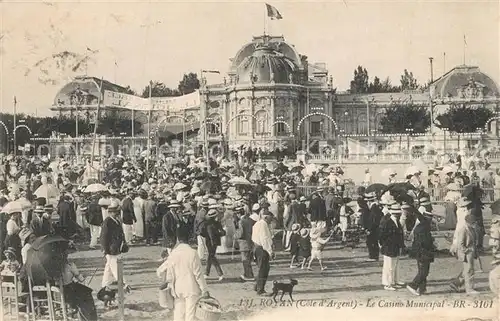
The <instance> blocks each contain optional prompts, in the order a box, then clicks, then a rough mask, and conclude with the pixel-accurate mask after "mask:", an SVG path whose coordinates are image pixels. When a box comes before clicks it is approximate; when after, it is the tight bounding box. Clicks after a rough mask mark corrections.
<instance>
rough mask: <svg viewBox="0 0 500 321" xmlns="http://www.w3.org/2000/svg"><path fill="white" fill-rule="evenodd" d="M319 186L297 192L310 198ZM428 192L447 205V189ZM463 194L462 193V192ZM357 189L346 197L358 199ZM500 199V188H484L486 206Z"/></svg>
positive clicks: (350, 188) (347, 189)
mask: <svg viewBox="0 0 500 321" xmlns="http://www.w3.org/2000/svg"><path fill="white" fill-rule="evenodd" d="M317 188H318V185H315V186H312V185H308V186H306V185H303V186H297V192H298V193H299V194H300V195H305V196H309V195H311V194H312V193H313V192H314V191H316V189H317ZM426 192H427V193H429V195H430V198H431V201H432V203H434V204H442V203H446V202H447V201H446V194H447V190H446V188H427V189H426ZM460 192H462V191H460ZM357 195H358V194H357V187H356V186H353V185H346V186H345V190H344V197H349V198H351V199H355V198H356V197H357ZM497 199H500V188H483V197H482V198H481V200H482V202H483V203H484V204H491V203H493V202H494V201H495V200H497Z"/></svg>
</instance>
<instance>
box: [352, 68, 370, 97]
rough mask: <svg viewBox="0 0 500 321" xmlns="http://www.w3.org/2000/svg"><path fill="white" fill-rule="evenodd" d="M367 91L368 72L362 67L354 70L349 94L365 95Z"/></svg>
mask: <svg viewBox="0 0 500 321" xmlns="http://www.w3.org/2000/svg"><path fill="white" fill-rule="evenodd" d="M368 89H369V83H368V71H366V68H363V67H362V66H358V68H357V69H355V70H354V79H353V80H352V81H351V93H353V94H358V93H366V92H368Z"/></svg>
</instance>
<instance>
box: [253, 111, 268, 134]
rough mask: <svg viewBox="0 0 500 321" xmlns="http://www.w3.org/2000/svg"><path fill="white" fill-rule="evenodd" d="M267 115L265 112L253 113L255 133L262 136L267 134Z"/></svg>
mask: <svg viewBox="0 0 500 321" xmlns="http://www.w3.org/2000/svg"><path fill="white" fill-rule="evenodd" d="M268 116H269V115H268V113H267V111H265V110H259V111H258V112H256V113H255V118H256V126H255V133H257V134H264V133H267V132H268V129H269V117H268Z"/></svg>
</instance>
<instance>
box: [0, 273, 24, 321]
mask: <svg viewBox="0 0 500 321" xmlns="http://www.w3.org/2000/svg"><path fill="white" fill-rule="evenodd" d="M20 290H21V286H20V284H19V275H18V274H17V273H14V274H13V275H2V276H0V313H1V315H2V319H3V318H5V317H7V316H8V317H9V319H10V320H21V318H24V319H26V320H27V319H28V317H29V305H28V304H27V300H28V293H21V291H20ZM22 301H24V302H22ZM5 305H6V308H7V310H8V311H5V310H6V309H5ZM20 307H25V308H26V312H21V311H20ZM3 320H5V319H3Z"/></svg>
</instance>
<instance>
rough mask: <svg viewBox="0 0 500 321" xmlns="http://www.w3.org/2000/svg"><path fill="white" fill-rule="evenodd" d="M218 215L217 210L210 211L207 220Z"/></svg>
mask: <svg viewBox="0 0 500 321" xmlns="http://www.w3.org/2000/svg"><path fill="white" fill-rule="evenodd" d="M217 215H218V212H217V210H215V209H209V210H208V212H207V218H211V217H216V216H217Z"/></svg>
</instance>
